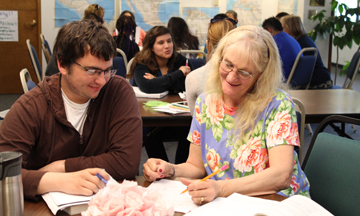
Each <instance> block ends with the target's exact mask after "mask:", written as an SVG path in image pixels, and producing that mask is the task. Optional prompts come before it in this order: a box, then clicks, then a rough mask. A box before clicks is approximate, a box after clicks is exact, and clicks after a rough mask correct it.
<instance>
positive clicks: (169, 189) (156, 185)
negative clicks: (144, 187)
mask: <svg viewBox="0 0 360 216" xmlns="http://www.w3.org/2000/svg"><path fill="white" fill-rule="evenodd" d="M148 188H149V189H153V190H156V191H158V192H159V193H160V194H161V195H162V196H163V198H164V199H165V200H168V201H169V202H170V203H171V204H173V205H174V211H176V212H182V213H187V212H189V211H191V210H193V209H196V208H198V205H196V204H194V202H193V201H192V199H191V196H190V195H189V193H184V194H180V193H181V191H183V190H184V189H186V186H185V185H183V184H182V183H181V182H180V181H175V180H168V179H161V180H159V181H155V182H153V183H151V185H150V186H149V187H148Z"/></svg>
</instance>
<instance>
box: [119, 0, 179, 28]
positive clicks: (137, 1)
mask: <svg viewBox="0 0 360 216" xmlns="http://www.w3.org/2000/svg"><path fill="white" fill-rule="evenodd" d="M121 8H122V11H124V10H128V11H131V12H133V13H134V15H135V22H136V24H137V25H138V26H140V28H142V29H143V30H145V31H148V30H149V29H151V28H152V27H153V26H157V25H166V24H167V22H168V20H169V19H170V18H171V17H173V16H179V15H180V12H179V0H152V1H144V0H122V1H121Z"/></svg>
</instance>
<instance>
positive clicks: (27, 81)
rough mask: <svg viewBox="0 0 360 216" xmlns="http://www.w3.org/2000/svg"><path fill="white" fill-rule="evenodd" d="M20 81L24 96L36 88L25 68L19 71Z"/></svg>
mask: <svg viewBox="0 0 360 216" xmlns="http://www.w3.org/2000/svg"><path fill="white" fill-rule="evenodd" d="M20 81H21V85H22V88H23V92H24V94H25V93H26V92H28V91H30V90H31V89H33V88H35V87H36V84H35V83H34V81H32V79H31V76H30V73H29V71H28V70H27V69H26V68H24V69H22V70H21V71H20Z"/></svg>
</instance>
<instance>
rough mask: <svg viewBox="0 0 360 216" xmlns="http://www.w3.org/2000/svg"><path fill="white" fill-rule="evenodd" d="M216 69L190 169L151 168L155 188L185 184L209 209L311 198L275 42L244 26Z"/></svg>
mask: <svg viewBox="0 0 360 216" xmlns="http://www.w3.org/2000/svg"><path fill="white" fill-rule="evenodd" d="M210 64H211V66H212V70H211V71H210V73H209V75H208V80H207V83H206V91H205V93H203V94H202V95H201V96H200V97H199V99H198V100H197V102H196V105H195V107H196V109H198V110H199V112H196V114H195V116H194V118H193V120H192V124H191V129H190V132H189V136H188V137H189V138H188V139H189V141H190V142H191V145H190V153H189V158H188V159H187V161H186V163H183V164H178V165H173V164H170V163H168V162H165V161H162V160H159V159H153V158H151V159H148V161H147V162H146V163H145V164H144V176H145V178H146V179H147V181H150V182H152V181H155V180H156V179H160V178H165V177H186V178H195V179H199V178H203V177H205V176H206V175H210V174H211V173H213V172H216V171H217V170H219V169H220V168H221V167H223V166H224V165H228V168H227V169H226V170H224V171H221V172H219V173H218V174H217V175H215V176H213V177H212V178H211V179H208V180H205V181H199V180H187V179H181V181H182V183H183V184H184V185H186V186H187V189H188V191H189V194H190V195H191V196H192V200H193V201H194V203H196V204H203V203H206V202H210V201H212V200H214V199H215V198H216V197H227V196H229V195H231V194H232V193H234V192H236V193H240V194H244V195H250V196H256V195H261V194H270V193H278V194H280V195H283V196H291V195H293V194H301V195H304V196H309V182H308V180H307V178H306V176H305V173H304V172H303V171H302V170H301V166H300V163H299V160H298V156H297V154H296V152H295V151H294V146H299V134H298V127H297V123H296V114H295V109H294V104H293V102H292V100H291V98H290V96H289V95H288V94H287V93H286V92H285V91H283V90H281V89H280V87H281V85H282V72H281V62H280V56H279V53H278V49H277V46H276V43H275V41H274V40H273V38H272V36H271V35H270V33H269V32H267V31H266V30H264V29H262V28H260V27H256V26H241V27H238V28H236V29H234V30H232V31H230V32H229V33H228V34H227V35H225V36H224V37H223V38H222V39H221V40H220V42H219V44H218V46H217V48H216V50H215V52H214V54H213V55H212V57H211V60H210Z"/></svg>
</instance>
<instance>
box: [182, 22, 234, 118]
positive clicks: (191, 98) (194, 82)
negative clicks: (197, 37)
mask: <svg viewBox="0 0 360 216" xmlns="http://www.w3.org/2000/svg"><path fill="white" fill-rule="evenodd" d="M234 28H235V26H234V25H233V23H232V22H230V21H229V20H227V19H225V18H224V19H216V20H214V19H211V22H210V24H209V29H208V33H207V40H206V47H207V50H208V53H207V55H206V59H207V60H208V61H209V59H210V58H211V55H212V51H213V50H214V49H215V46H216V45H217V44H218V43H219V41H220V39H221V38H222V37H224V36H225V35H226V33H228V32H229V31H230V30H232V29H234ZM209 65H210V64H209V63H208V64H206V65H204V66H202V67H200V68H198V69H196V70H194V71H193V72H191V73H190V74H189V75H188V76H187V77H186V80H185V89H186V100H187V102H188V105H189V108H190V112H191V114H192V115H193V114H194V107H195V100H196V98H197V97H198V96H199V95H200V94H201V93H203V92H204V82H205V81H206V76H207V74H208V72H209V70H210V66H209Z"/></svg>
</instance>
